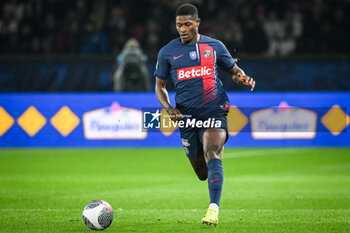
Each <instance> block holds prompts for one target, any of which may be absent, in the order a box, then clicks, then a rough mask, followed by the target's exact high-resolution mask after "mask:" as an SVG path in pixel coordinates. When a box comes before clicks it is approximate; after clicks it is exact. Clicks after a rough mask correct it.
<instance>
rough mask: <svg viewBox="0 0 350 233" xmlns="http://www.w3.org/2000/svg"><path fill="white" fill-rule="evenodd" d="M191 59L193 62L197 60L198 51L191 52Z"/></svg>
mask: <svg viewBox="0 0 350 233" xmlns="http://www.w3.org/2000/svg"><path fill="white" fill-rule="evenodd" d="M190 58H191V59H192V60H196V58H197V53H196V51H191V52H190Z"/></svg>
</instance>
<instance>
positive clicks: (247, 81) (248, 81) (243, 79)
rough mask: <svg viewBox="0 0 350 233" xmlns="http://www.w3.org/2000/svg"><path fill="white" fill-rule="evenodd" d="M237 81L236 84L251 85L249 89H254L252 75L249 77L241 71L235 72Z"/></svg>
mask: <svg viewBox="0 0 350 233" xmlns="http://www.w3.org/2000/svg"><path fill="white" fill-rule="evenodd" d="M237 81H238V84H242V85H247V86H251V87H252V88H251V89H250V90H251V91H253V90H254V87H255V81H254V79H253V78H252V77H249V76H248V75H243V74H241V73H238V74H237Z"/></svg>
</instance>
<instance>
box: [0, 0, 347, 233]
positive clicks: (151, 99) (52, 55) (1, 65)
mask: <svg viewBox="0 0 350 233" xmlns="http://www.w3.org/2000/svg"><path fill="white" fill-rule="evenodd" d="M184 2H192V3H194V4H195V5H196V6H197V7H198V9H199V14H200V17H201V19H202V23H201V26H200V33H203V34H205V35H209V36H212V37H214V38H217V39H220V40H222V41H223V42H224V44H225V45H226V46H227V48H228V49H229V51H230V52H231V54H232V55H233V56H234V57H235V58H237V59H238V64H239V66H240V67H242V68H243V69H244V70H245V71H246V73H247V74H248V75H250V76H252V77H254V78H255V80H256V81H257V85H256V89H255V90H254V92H250V91H249V90H248V89H247V88H244V87H241V86H237V85H234V84H233V82H232V81H231V80H230V78H229V77H228V76H227V75H225V74H224V73H222V72H221V71H220V70H219V72H220V74H221V78H222V81H223V83H224V86H225V89H226V90H227V91H228V95H229V97H230V101H231V111H230V115H229V122H230V123H229V124H230V139H229V141H228V142H227V144H226V146H225V154H227V158H224V164H225V166H226V167H225V177H226V178H227V180H226V181H225V182H226V183H225V192H224V196H223V209H225V208H226V212H225V210H224V211H223V212H222V213H223V218H224V219H223V222H222V225H221V227H222V228H221V230H222V231H223V232H231V230H232V226H234V227H235V229H237V232H254V231H255V232H257V231H259V232H288V231H289V232H348V230H349V229H350V228H349V222H350V215H349V213H350V212H349V208H350V202H349V196H348V193H349V192H350V190H349V187H350V182H349V177H350V174H349V171H350V159H349V156H348V154H349V149H348V147H349V146H350V134H349V130H348V125H349V115H350V113H349V107H350V106H349V105H350V93H349V91H350V44H349V41H350V33H349V30H348V28H350V18H349V17H348V15H349V13H350V2H349V1H341V0H332V1H331V0H329V1H326V0H311V1H301V0H287V1H278V0H262V1H257V0H223V1H216V0H196V1H180V0H176V1H170V0H160V1H154V0H147V1H136V0H118V1H111V0H78V1H67V0H49V1H44V0H29V1H25V0H6V1H1V2H0V159H1V169H0V170H1V173H0V185H1V187H2V188H1V191H0V193H1V196H0V198H1V200H3V201H2V203H6V204H1V205H0V212H1V217H0V223H1V225H2V226H4V228H3V229H0V232H1V231H2V230H3V231H4V232H46V231H47V230H48V229H49V230H50V232H66V231H72V229H74V230H75V231H83V230H84V228H83V226H82V224H81V219H80V215H81V210H82V208H83V207H84V205H85V204H86V203H88V202H89V201H91V200H92V199H107V200H106V201H109V202H110V204H112V206H113V207H114V208H115V209H117V210H116V214H117V216H118V217H117V222H116V223H114V224H112V227H111V228H113V227H114V229H115V230H118V229H119V230H121V232H128V231H140V232H147V231H148V232H157V230H156V229H158V231H159V232H176V231H177V232H190V231H191V230H192V231H193V232H198V231H202V230H203V229H199V228H197V225H196V224H197V223H196V221H197V220H198V219H200V216H201V215H202V212H203V211H201V209H204V208H206V203H205V201H204V203H205V205H203V201H201V202H199V201H198V200H196V201H195V200H192V199H189V198H185V197H183V195H182V193H181V192H185V191H179V190H182V188H183V186H185V187H186V188H187V189H188V191H187V192H188V193H194V194H196V195H197V196H198V197H199V199H201V200H203V199H204V200H206V198H207V193H206V192H207V191H206V189H205V187H204V186H205V185H202V186H199V185H197V183H196V182H197V181H195V180H191V179H194V178H195V177H194V174H193V172H192V171H191V168H190V167H189V166H188V167H184V166H183V164H187V163H188V162H187V161H186V160H185V159H186V157H185V153H184V151H183V149H182V145H181V141H180V138H179V134H178V132H177V131H176V130H175V131H173V129H171V130H170V131H162V129H161V130H157V131H156V132H147V131H142V130H141V131H140V127H141V126H142V119H141V118H142V112H140V110H142V109H144V108H159V107H160V105H159V103H158V101H157V99H156V97H155V94H154V92H153V90H154V78H153V76H152V73H153V71H154V67H155V63H156V56H157V53H158V51H159V49H160V48H161V47H162V46H163V45H165V44H166V43H167V42H168V41H169V40H171V39H173V38H175V37H177V34H176V30H175V25H174V11H175V10H176V8H177V6H178V5H179V4H181V3H184ZM131 38H134V39H136V41H137V42H138V43H139V45H140V48H141V49H142V51H143V52H142V54H141V55H140V64H143V66H144V67H146V70H147V74H145V73H143V75H144V76H145V77H146V78H144V79H142V78H140V77H139V76H136V79H135V76H133V75H132V73H133V71H134V70H133V69H131V68H130V67H131V66H129V67H128V66H124V68H123V69H125V72H126V73H122V74H125V75H122V76H123V78H125V80H126V81H130V80H131V81H130V82H131V85H129V86H128V87H127V88H125V89H123V90H122V91H117V90H118V88H116V86H118V83H116V78H115V74H116V73H117V71H118V68H120V67H123V66H122V64H121V63H122V62H123V61H125V59H124V58H125V54H123V51H124V50H123V49H124V48H125V47H126V43H127V42H128V41H129V40H130V39H131ZM130 70H131V71H130ZM129 71H130V73H131V76H130V77H129V76H128V75H129V74H130V73H128V72H129ZM127 74H128V75H127ZM126 77H127V78H126ZM145 80H146V82H148V83H146V84H145ZM136 86H137V87H138V88H140V87H141V88H140V89H135V88H133V87H136ZM168 89H169V90H170V91H172V90H173V87H172V85H171V83H170V84H169V85H168ZM173 96H174V93H173V92H170V97H171V101H173ZM276 119H292V123H291V122H283V121H279V120H277V121H276ZM293 120H294V122H295V121H296V122H298V123H300V124H301V125H306V129H305V130H304V131H302V132H299V133H297V134H289V133H288V132H286V130H285V129H284V130H283V129H282V126H285V125H288V124H293ZM261 121H264V122H265V123H266V124H268V125H269V126H271V127H275V128H274V129H272V131H271V130H270V131H269V132H267V133H266V132H262V131H263V130H267V127H265V128H264V127H262V128H261V127H260V128H259V127H258V126H259V124H256V123H257V122H261ZM125 122H128V124H124V123H125ZM132 125H133V126H132ZM135 125H138V126H139V127H136V126H135ZM94 127H95V128H94ZM254 127H258V128H255V129H256V130H255V133H258V134H254V130H253V128H254ZM276 128H278V129H280V131H279V132H277V134H276V130H275V129H276ZM271 132H272V134H271ZM259 133H260V134H259ZM271 135H272V136H271ZM58 147H60V149H58ZM67 147H68V148H82V147H88V148H91V147H95V148H97V149H96V150H91V149H89V150H85V149H64V148H67ZM105 147H108V148H110V147H112V148H113V149H107V150H106V149H103V148H105ZM125 147H127V148H129V149H124V148H125ZM136 147H137V148H138V149H134V148H136ZM145 147H147V148H145ZM157 147H161V148H163V149H159V148H157ZM237 147H240V149H236V148H237ZM264 147H269V148H268V149H263V148H264ZM270 147H272V149H271V148H270ZM280 147H283V148H282V149H281V148H280ZM291 147H292V148H291ZM304 147H305V148H304ZM306 147H307V148H309V149H306ZM324 147H332V148H331V149H329V148H328V149H327V148H324ZM337 147H338V148H337ZM339 147H345V148H339ZM18 148H20V149H18ZM36 148H41V149H39V150H38V149H36ZM164 148H172V149H164ZM260 155H263V156H262V157H261V158H260ZM265 155H269V156H265ZM148 159H149V160H148ZM96 160H99V162H96ZM101 161H103V162H102V164H101ZM150 161H151V163H150ZM236 162H237V163H236ZM169 163H171V166H169V169H168V170H164V169H161V168H162V167H163V166H164V164H169ZM187 165H188V164H187ZM87 168H88V169H90V170H87ZM107 168H108V169H107ZM93 169H97V170H100V171H102V170H103V171H106V174H105V176H103V175H97V177H95V178H94V176H96V171H94V170H93ZM58 174H59V175H58ZM160 176H161V177H160ZM87 177H90V178H91V179H90V178H87ZM125 179H130V183H129V184H125V182H124V180H125ZM179 179H181V180H182V183H179V182H178V180H179ZM183 180H186V181H183ZM94 185H95V186H94ZM87 187H96V188H87ZM137 187H139V189H137ZM38 190H40V191H38ZM137 192H140V193H139V194H136V193H137ZM265 193H266V195H265ZM162 195H163V196H162ZM172 199H174V200H179V202H181V203H182V204H180V206H178V205H177V204H178V202H175V201H170V202H169V200H172ZM225 200H226V202H225ZM70 201H73V202H75V204H74V205H73V204H71V203H70ZM152 203H158V206H157V205H154V204H152ZM231 204H232V205H231ZM198 206H199V207H198ZM196 208H199V209H198V210H197V209H196ZM155 209H158V210H157V211H159V212H154V211H155ZM193 209H194V210H193ZM135 211H136V212H135ZM181 211H185V214H184V215H183V217H178V216H179V215H180V216H182V214H183V212H181ZM225 214H226V219H225ZM193 216H197V217H193ZM283 216H284V217H285V218H286V219H289V221H286V220H285V219H283V218H284V217H283ZM300 216H302V217H300ZM19 217H20V218H22V219H23V220H24V221H22V222H21V223H18V222H17V221H16V219H18V218H19ZM174 219H175V220H174ZM237 219H239V221H238V220H237ZM146 220H147V221H149V222H150V224H148V225H147V224H146V223H145V221H146ZM147 221H146V222H147ZM161 221H165V223H163V224H160V222H161ZM183 223H188V224H191V225H186V224H183ZM190 229H191V230H190ZM221 230H220V229H217V231H218V232H220V231H221Z"/></svg>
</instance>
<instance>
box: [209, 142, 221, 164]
mask: <svg viewBox="0 0 350 233" xmlns="http://www.w3.org/2000/svg"><path fill="white" fill-rule="evenodd" d="M220 153H221V148H220V147H219V146H217V145H212V146H210V147H209V148H208V149H207V151H206V157H207V160H208V161H209V160H211V159H221V156H220Z"/></svg>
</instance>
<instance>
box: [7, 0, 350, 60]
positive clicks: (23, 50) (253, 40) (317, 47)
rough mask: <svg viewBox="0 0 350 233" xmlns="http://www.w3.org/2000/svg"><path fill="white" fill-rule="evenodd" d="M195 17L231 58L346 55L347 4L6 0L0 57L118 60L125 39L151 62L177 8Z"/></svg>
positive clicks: (333, 0) (169, 35) (169, 33)
mask: <svg viewBox="0 0 350 233" xmlns="http://www.w3.org/2000/svg"><path fill="white" fill-rule="evenodd" d="M184 2H191V3H193V4H195V5H196V6H197V7H198V9H199V16H200V18H201V20H202V23H201V26H200V33H203V34H205V35H208V36H211V37H214V38H217V39H220V40H222V41H223V42H224V44H225V45H226V46H227V47H228V49H229V51H230V52H231V53H232V54H233V55H234V53H235V51H237V53H238V54H259V55H266V56H270V57H275V56H288V55H293V54H324V55H328V54H349V53H350V43H349V41H350V33H349V28H350V17H348V16H346V15H348V14H349V13H350V1H345V0H343V1H341V0H309V1H304V0H193V1H181V0H138V1H137V0H76V1H72V0H5V1H1V2H0V53H1V54H88V55H90V54H118V53H119V52H120V51H121V50H122V48H123V46H124V44H125V43H126V41H127V40H128V39H129V38H135V39H136V40H138V41H139V42H140V44H141V46H142V48H143V49H144V51H145V53H146V54H147V56H148V58H149V59H150V60H151V61H154V60H155V59H156V56H157V53H158V50H159V49H160V48H161V47H162V46H163V45H165V44H166V43H168V42H169V41H170V40H171V39H173V38H175V37H177V33H176V29H175V16H174V15H175V11H176V8H177V7H178V6H179V5H180V4H182V3H184Z"/></svg>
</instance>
